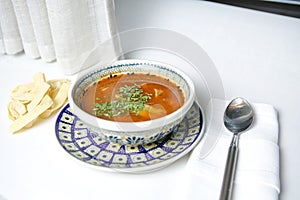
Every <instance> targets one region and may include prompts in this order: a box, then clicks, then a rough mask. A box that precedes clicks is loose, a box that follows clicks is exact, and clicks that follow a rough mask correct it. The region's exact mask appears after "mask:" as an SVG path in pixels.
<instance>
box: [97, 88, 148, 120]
mask: <svg viewBox="0 0 300 200" xmlns="http://www.w3.org/2000/svg"><path fill="white" fill-rule="evenodd" d="M151 96H152V94H144V91H143V89H142V88H141V86H140V85H137V84H134V85H132V86H129V85H125V86H123V87H120V88H119V93H118V94H117V95H116V99H115V100H112V101H111V102H104V103H97V102H96V103H95V107H94V109H93V110H94V114H95V115H96V116H99V117H101V116H105V117H107V118H111V117H116V116H121V115H129V114H130V113H134V114H136V115H138V114H139V112H140V111H141V110H143V109H144V107H145V104H147V102H148V100H149V99H151ZM96 100H99V98H96Z"/></svg>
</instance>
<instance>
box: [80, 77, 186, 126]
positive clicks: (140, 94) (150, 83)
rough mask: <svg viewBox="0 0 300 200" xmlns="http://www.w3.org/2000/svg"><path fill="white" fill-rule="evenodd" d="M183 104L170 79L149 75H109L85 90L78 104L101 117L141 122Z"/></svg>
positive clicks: (157, 116)
mask: <svg viewBox="0 0 300 200" xmlns="http://www.w3.org/2000/svg"><path fill="white" fill-rule="evenodd" d="M183 103H184V94H183V92H182V90H181V89H180V88H179V87H178V86H177V85H176V84H175V83H174V82H172V81H171V80H169V79H167V78H165V77H162V76H158V75H152V74H143V73H124V74H110V75H108V76H106V77H103V78H101V79H100V80H98V81H97V82H94V83H93V84H91V85H90V86H88V87H87V89H86V90H85V92H84V94H83V96H82V98H81V102H80V106H81V108H82V109H83V110H85V111H86V112H88V113H90V114H93V115H95V116H97V117H100V118H102V119H107V120H111V121H119V122H141V121H147V120H151V119H156V118H160V117H163V116H165V115H168V114H170V113H172V112H174V111H176V110H177V109H179V108H180V107H181V106H182V105H183Z"/></svg>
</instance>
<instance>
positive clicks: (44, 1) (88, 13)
mask: <svg viewBox="0 0 300 200" xmlns="http://www.w3.org/2000/svg"><path fill="white" fill-rule="evenodd" d="M0 13H1V15H0V52H1V53H4V54H17V53H19V52H22V51H24V53H25V54H26V55H28V56H29V57H31V58H33V59H37V58H41V59H43V60H44V61H45V62H52V61H57V62H58V64H59V65H60V66H61V67H62V69H63V72H64V73H65V74H74V73H76V72H78V71H80V70H81V69H83V68H85V67H88V66H84V65H91V64H94V63H96V62H97V60H95V57H94V60H92V61H91V60H89V61H88V62H87V58H88V57H89V56H90V54H91V52H93V50H95V48H97V47H98V46H99V45H101V44H102V43H104V42H106V41H110V40H111V39H112V38H114V40H111V43H109V44H110V45H108V48H109V52H110V53H113V54H114V55H115V56H116V57H117V56H118V54H119V52H120V44H119V40H118V37H117V32H118V29H117V25H116V19H115V10H114V1H113V0H76V1H74V0H0Z"/></svg>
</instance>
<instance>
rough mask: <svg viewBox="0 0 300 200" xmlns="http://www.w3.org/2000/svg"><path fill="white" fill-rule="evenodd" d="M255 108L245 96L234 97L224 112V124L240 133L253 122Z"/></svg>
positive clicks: (234, 131) (232, 130)
mask: <svg viewBox="0 0 300 200" xmlns="http://www.w3.org/2000/svg"><path fill="white" fill-rule="evenodd" d="M253 116H254V114H253V109H252V107H251V105H250V104H249V103H248V101H247V100H245V99H243V98H240V97H239V98H235V99H233V100H232V101H231V102H230V103H229V105H228V106H227V108H226V110H225V113H224V124H225V126H226V128H227V129H228V130H229V131H231V132H233V133H240V132H242V131H244V130H246V129H248V127H249V126H250V125H251V124H252V121H253Z"/></svg>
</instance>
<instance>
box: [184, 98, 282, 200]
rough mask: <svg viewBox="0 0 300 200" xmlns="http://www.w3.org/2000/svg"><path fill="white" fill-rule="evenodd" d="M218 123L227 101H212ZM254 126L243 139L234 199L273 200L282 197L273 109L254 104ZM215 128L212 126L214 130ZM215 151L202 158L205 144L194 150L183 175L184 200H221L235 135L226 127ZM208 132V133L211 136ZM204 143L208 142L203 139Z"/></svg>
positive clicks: (220, 121) (244, 134) (276, 126)
mask: <svg viewBox="0 0 300 200" xmlns="http://www.w3.org/2000/svg"><path fill="white" fill-rule="evenodd" d="M213 101H214V110H213V113H212V114H213V115H214V116H215V117H216V119H215V123H222V122H223V113H224V110H225V107H226V106H227V103H229V102H227V101H222V100H213ZM252 106H253V108H254V112H255V118H254V122H253V125H252V126H251V128H250V129H249V130H247V131H246V132H244V133H242V134H241V135H240V141H239V154H238V163H237V171H236V176H235V181H234V185H233V187H234V188H233V199H235V200H236V199H237V200H247V199H249V200H250V199H251V200H253V199H255V200H259V199H262V200H269V199H270V200H271V199H272V200H274V199H278V196H279V193H280V177H279V146H278V118H277V113H276V111H275V109H274V107H273V106H271V105H267V104H261V103H255V104H254V103H253V104H252ZM212 127H213V126H212ZM220 130H221V133H220V134H219V137H218V139H217V141H215V146H214V147H213V149H212V151H211V152H210V153H209V154H208V155H207V156H206V157H204V158H202V157H200V152H201V150H202V147H203V142H200V143H199V145H198V146H197V147H196V148H195V149H194V150H193V152H192V153H191V156H190V158H189V160H188V163H187V166H186V168H185V173H184V179H185V180H184V181H185V183H186V185H185V187H186V188H184V189H183V191H184V192H183V193H181V195H182V198H181V199H189V200H192V199H208V200H213V199H219V196H220V192H221V185H222V180H223V175H224V170H225V163H226V159H227V153H228V148H229V145H230V142H231V138H232V133H231V132H229V131H228V130H227V129H226V128H225V126H222V128H221V129H220ZM209 131H210V130H209V129H208V130H206V132H207V133H209ZM203 139H205V138H203Z"/></svg>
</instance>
